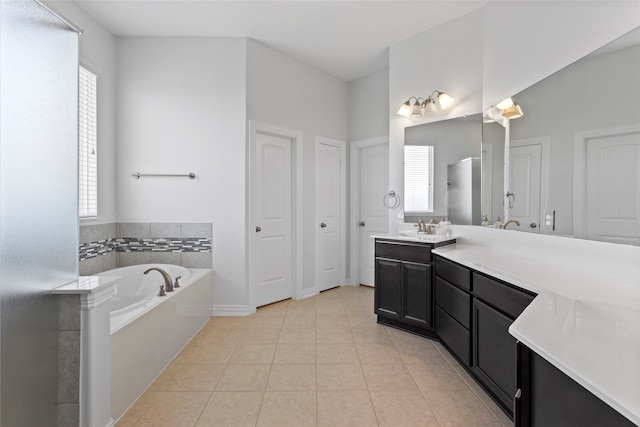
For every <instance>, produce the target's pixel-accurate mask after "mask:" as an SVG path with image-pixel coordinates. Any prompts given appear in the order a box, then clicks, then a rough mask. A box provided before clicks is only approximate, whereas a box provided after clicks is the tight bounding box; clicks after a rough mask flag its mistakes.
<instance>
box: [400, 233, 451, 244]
mask: <svg viewBox="0 0 640 427" xmlns="http://www.w3.org/2000/svg"><path fill="white" fill-rule="evenodd" d="M398 234H400V235H401V236H406V237H414V238H416V239H420V240H425V241H428V242H439V241H441V240H445V239H450V238H451V237H447V236H439V235H437V234H424V233H418V232H417V231H401V232H400V233H398Z"/></svg>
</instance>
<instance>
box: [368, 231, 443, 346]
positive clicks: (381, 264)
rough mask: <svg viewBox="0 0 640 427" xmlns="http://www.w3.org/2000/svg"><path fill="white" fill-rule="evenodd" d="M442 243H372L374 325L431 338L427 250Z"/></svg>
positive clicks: (430, 274)
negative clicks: (391, 327) (373, 255)
mask: <svg viewBox="0 0 640 427" xmlns="http://www.w3.org/2000/svg"><path fill="white" fill-rule="evenodd" d="M453 242H455V240H451V241H447V242H442V243H419V242H413V241H401V240H386V239H376V242H375V313H376V314H377V315H378V323H382V324H386V325H389V326H394V327H397V328H400V329H404V330H407V331H410V332H413V333H416V334H419V335H423V336H426V337H430V338H435V337H436V335H435V332H434V330H433V305H434V300H433V277H434V273H433V270H434V269H433V263H432V255H431V249H432V248H433V247H436V246H441V245H442V244H450V243H453Z"/></svg>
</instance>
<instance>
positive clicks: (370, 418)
mask: <svg viewBox="0 0 640 427" xmlns="http://www.w3.org/2000/svg"><path fill="white" fill-rule="evenodd" d="M507 425H511V422H510V420H509V419H508V418H507V417H506V416H505V415H504V414H503V413H502V412H501V411H500V409H498V407H497V406H496V405H495V403H493V401H492V400H491V399H490V398H489V397H488V396H487V395H486V394H485V393H484V392H483V391H482V390H481V389H480V388H479V387H478V386H477V385H476V384H475V383H474V382H473V380H471V378H470V377H469V375H468V374H467V373H466V372H465V371H464V370H463V369H462V368H461V367H460V365H459V364H458V363H457V362H456V361H455V360H454V359H453V358H452V357H451V356H450V355H449V354H448V353H447V351H446V350H445V349H444V348H443V347H442V346H441V345H440V344H439V343H437V342H435V341H431V340H428V339H425V338H421V337H418V336H416V335H413V334H409V333H405V332H402V331H399V330H396V329H393V328H388V327H385V326H382V325H379V324H377V323H376V316H375V315H374V314H373V289H372V288H367V287H363V286H360V287H342V288H336V289H333V290H329V291H326V292H323V293H321V294H320V295H318V296H315V297H313V298H308V299H305V300H301V301H283V302H279V303H276V304H272V305H269V306H266V307H262V308H259V309H258V311H257V313H256V314H254V315H252V316H248V317H213V318H211V320H210V321H209V322H208V323H207V324H206V325H205V326H204V327H203V328H202V330H201V331H200V332H199V333H198V335H196V336H195V337H194V338H193V340H192V341H191V342H190V343H189V344H188V345H187V346H186V347H185V348H184V349H183V350H182V352H181V353H180V354H179V355H178V356H177V357H176V359H175V360H174V361H173V362H172V363H171V364H170V365H169V366H167V368H166V369H165V370H164V371H163V373H162V374H161V375H160V376H159V377H158V378H157V379H156V381H155V382H154V383H153V384H152V385H151V386H150V387H149V388H148V390H147V391H146V392H145V393H144V394H143V395H142V396H141V397H140V398H139V399H138V401H137V402H136V403H135V404H134V405H133V406H132V407H131V408H130V409H129V411H128V412H127V413H125V414H124V415H123V417H122V418H121V419H120V420H119V421H118V423H117V424H116V426H117V427H129V426H135V427H141V426H154V427H162V426H171V427H182V426H184V427H194V426H195V427H204V426H233V427H238V426H278V427H284V426H294V427H302V426H332V427H338V426H350V427H352V426H394V427H400V426H465V427H470V426H496V427H499V426H507Z"/></svg>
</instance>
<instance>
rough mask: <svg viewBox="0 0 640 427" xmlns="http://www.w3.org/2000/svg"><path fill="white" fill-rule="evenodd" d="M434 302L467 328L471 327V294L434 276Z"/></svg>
mask: <svg viewBox="0 0 640 427" xmlns="http://www.w3.org/2000/svg"><path fill="white" fill-rule="evenodd" d="M436 304H437V305H439V306H440V308H442V309H443V310H444V311H446V312H447V313H448V314H450V315H451V316H452V317H453V318H454V319H456V320H457V321H458V322H460V323H461V324H462V326H464V327H465V328H467V329H471V295H469V294H468V293H466V292H464V291H462V290H460V289H459V288H457V287H455V286H453V285H452V284H450V283H449V282H447V281H446V280H444V279H442V278H441V277H436Z"/></svg>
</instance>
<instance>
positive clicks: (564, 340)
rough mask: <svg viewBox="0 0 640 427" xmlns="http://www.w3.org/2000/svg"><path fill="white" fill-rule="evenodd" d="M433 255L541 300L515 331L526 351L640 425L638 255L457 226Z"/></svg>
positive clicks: (638, 252) (634, 251) (619, 249)
mask: <svg viewBox="0 0 640 427" xmlns="http://www.w3.org/2000/svg"><path fill="white" fill-rule="evenodd" d="M454 232H455V235H456V237H457V244H456V245H450V246H445V247H442V248H438V249H435V250H434V251H433V252H434V253H436V254H438V255H440V256H442V257H445V258H447V259H450V260H452V261H454V262H457V263H459V264H462V265H464V266H466V267H469V268H471V269H473V270H477V271H480V272H482V273H485V274H487V275H490V276H493V277H496V278H498V279H500V280H503V281H506V282H509V283H511V284H513V285H516V286H518V287H520V288H523V289H526V290H529V291H532V292H535V293H537V294H538V296H537V297H536V298H535V299H534V301H533V302H532V303H531V304H530V305H529V306H528V307H527V308H526V309H525V310H524V312H523V313H522V314H521V315H520V316H519V317H518V318H517V319H516V321H515V322H514V323H513V324H512V325H511V327H510V328H509V332H510V333H511V335H513V336H514V337H515V338H517V339H518V340H520V341H521V342H522V343H523V344H524V345H526V346H527V347H528V348H530V349H532V350H533V351H535V352H536V353H538V354H539V355H540V356H542V357H543V358H544V359H546V360H547V361H549V362H550V363H551V364H553V365H554V366H556V367H557V368H558V369H560V370H561V371H562V372H564V373H565V374H566V375H568V376H569V377H571V378H572V379H573V380H574V381H576V382H577V383H578V384H580V385H582V386H583V387H585V388H586V389H587V390H589V391H590V392H591V393H593V394H594V395H596V396H597V397H599V398H600V399H602V400H603V401H604V402H606V403H607V404H609V405H610V406H611V407H613V408H614V409H616V410H617V411H618V412H620V413H621V414H623V415H624V416H626V417H627V418H628V419H629V420H631V421H633V422H634V423H640V388H638V386H637V384H640V365H638V360H640V335H639V334H638V331H639V330H640V283H639V281H638V277H640V248H638V247H633V246H626V245H613V244H610V243H603V242H594V241H587V240H579V239H569V238H564V237H557V236H543V235H534V234H530V233H520V232H515V231H508V230H507V231H505V230H496V229H491V228H484V227H470V226H454Z"/></svg>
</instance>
